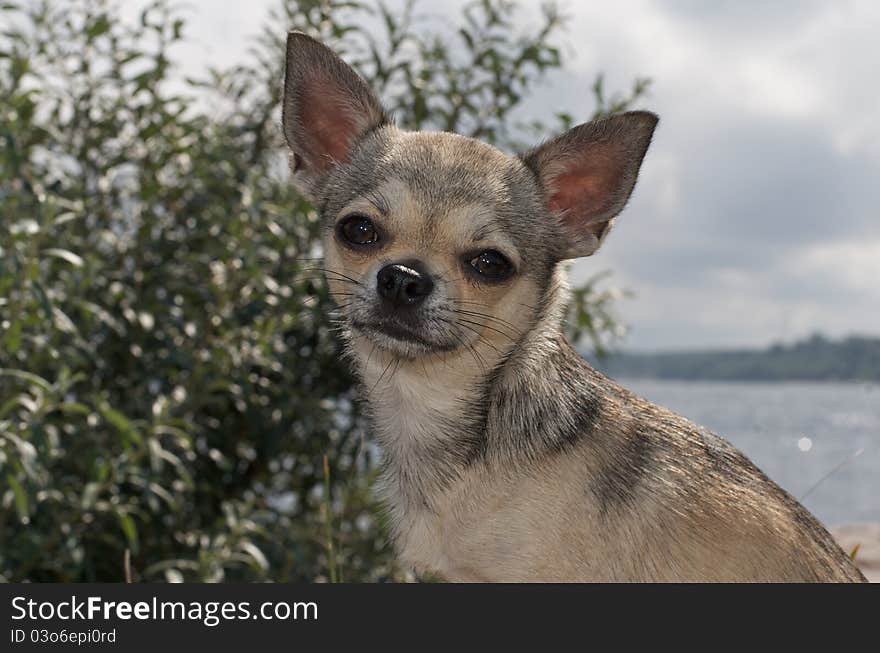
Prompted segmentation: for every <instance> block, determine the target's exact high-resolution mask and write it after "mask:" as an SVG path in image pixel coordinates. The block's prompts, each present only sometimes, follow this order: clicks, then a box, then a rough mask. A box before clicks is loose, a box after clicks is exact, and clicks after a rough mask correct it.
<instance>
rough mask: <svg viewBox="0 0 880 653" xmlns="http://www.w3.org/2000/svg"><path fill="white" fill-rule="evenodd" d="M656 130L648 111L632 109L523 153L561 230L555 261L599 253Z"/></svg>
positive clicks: (586, 125)
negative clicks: (563, 236)
mask: <svg viewBox="0 0 880 653" xmlns="http://www.w3.org/2000/svg"><path fill="white" fill-rule="evenodd" d="M656 126H657V116H656V115H654V114H653V113H648V112H647V111H632V112H629V113H623V114H619V115H615V116H611V117H609V118H604V119H601V120H596V121H593V122H590V123H586V124H583V125H578V126H577V127H574V128H572V129H570V130H569V131H567V132H566V133H564V134H563V135H562V136H559V137H557V138H555V139H553V140H551V141H549V142H547V143H545V144H543V145H541V146H539V147H537V148H535V149H534V150H532V151H530V152H528V153H526V154H525V155H523V157H522V159H523V162H524V163H525V164H526V165H527V166H528V167H529V168H531V169H532V171H533V172H534V173H535V174H536V175H537V177H538V180H539V181H540V183H541V186H542V187H543V189H544V192H545V194H546V201H547V207H548V208H549V210H550V212H551V213H552V214H554V215H556V216H558V218H559V219H560V221H561V223H562V225H563V227H564V229H565V233H566V241H567V249H565V250H564V251H563V252H562V255H561V258H577V257H579V256H589V255H590V254H592V253H593V252H595V251H596V250H597V249H599V245H600V244H601V243H602V240H603V239H604V238H605V236H607V235H608V232H609V230H610V229H611V225H612V223H613V221H614V217H615V216H616V215H617V214H618V213H620V212H621V210H623V207H624V205H626V202H627V200H628V199H629V196H630V194H631V193H632V190H633V187H634V186H635V183H636V177H637V176H638V173H639V167H640V166H641V164H642V159H643V158H644V157H645V152H647V150H648V145H649V144H650V143H651V136H652V135H653V133H654V128H655V127H656Z"/></svg>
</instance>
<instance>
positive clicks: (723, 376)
mask: <svg viewBox="0 0 880 653" xmlns="http://www.w3.org/2000/svg"><path fill="white" fill-rule="evenodd" d="M586 358H587V360H589V361H590V362H591V363H593V364H594V365H595V366H596V367H597V368H598V369H599V370H600V371H602V372H603V373H605V374H607V375H608V376H612V377H622V378H631V379H659V380H666V381H727V382H768V383H777V382H836V383H872V384H873V383H880V338H873V337H863V336H851V337H849V338H845V339H842V340H836V341H835V340H829V339H827V338H824V337H822V336H819V335H816V336H813V337H811V338H809V339H807V340H803V341H800V342H796V343H794V344H791V345H782V344H777V345H773V346H771V347H768V348H766V349H739V350H716V351H683V352H655V353H639V352H617V353H612V354H609V355H608V356H606V357H603V358H598V357H596V356H593V355H586Z"/></svg>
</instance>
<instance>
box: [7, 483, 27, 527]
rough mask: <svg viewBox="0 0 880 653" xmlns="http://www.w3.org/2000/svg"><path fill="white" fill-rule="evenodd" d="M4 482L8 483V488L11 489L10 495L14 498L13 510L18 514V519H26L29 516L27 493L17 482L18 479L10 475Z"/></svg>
mask: <svg viewBox="0 0 880 653" xmlns="http://www.w3.org/2000/svg"><path fill="white" fill-rule="evenodd" d="M6 480H7V481H8V482H9V487H10V488H12V494H13V496H14V498H15V510H16V511H17V512H18V517H19V519H22V520H25V519H27V518H28V517H29V516H30V505H29V502H28V496H27V493H26V492H25V491H24V488H23V487H22V486H21V483H19V482H18V479H17V478H15V476H13V475H12V474H8V475H7V476H6Z"/></svg>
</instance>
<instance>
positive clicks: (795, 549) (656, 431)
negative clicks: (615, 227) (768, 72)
mask: <svg viewBox="0 0 880 653" xmlns="http://www.w3.org/2000/svg"><path fill="white" fill-rule="evenodd" d="M656 124H657V117H656V116H655V115H654V114H651V113H647V112H642V111H635V112H630V113H624V114H620V115H616V116H612V117H609V118H604V119H602V120H597V121H594V122H590V123H587V124H583V125H580V126H577V127H575V128H573V129H571V130H570V131H568V132H566V133H565V134H563V135H562V136H559V137H558V138H555V139H553V140H550V141H549V142H546V143H544V144H543V145H540V146H538V147H536V148H535V149H533V150H532V151H530V152H528V153H526V154H524V155H522V156H510V155H508V154H505V153H503V152H501V151H500V150H498V149H496V148H494V147H492V146H490V145H487V144H485V143H482V142H479V141H477V140H474V139H471V138H466V137H463V136H459V135H456V134H451V133H426V132H406V131H402V130H401V129H398V128H397V127H395V126H394V124H393V123H392V122H391V120H390V118H389V117H388V115H387V114H386V112H385V111H384V110H383V109H382V107H381V105H380V103H379V101H378V100H377V99H376V97H375V96H374V94H373V93H372V92H371V91H370V89H369V88H368V86H367V84H366V83H365V82H364V81H363V79H361V78H360V77H359V76H358V75H357V74H356V73H355V72H354V70H352V69H351V68H350V67H349V66H348V65H347V64H345V63H344V62H343V61H342V60H341V59H340V58H339V57H337V56H336V55H335V54H334V53H333V52H332V51H331V50H330V49H328V48H327V47H326V46H324V45H323V44H321V43H320V42H318V41H316V40H314V39H312V38H310V37H308V36H306V35H305V34H302V33H298V32H292V33H290V34H289V36H288V41H287V70H286V75H285V89H284V104H283V129H284V134H285V138H286V140H287V143H288V145H289V147H290V150H291V168H292V170H293V179H294V183H295V184H296V186H297V188H298V189H299V190H300V191H301V192H302V193H303V194H304V195H305V196H306V197H307V198H309V199H310V200H311V201H312V202H313V203H314V205H315V207H316V208H317V210H318V212H319V214H320V218H321V220H322V224H323V226H324V234H325V238H324V257H325V269H326V270H327V282H328V284H329V287H330V291H331V292H332V293H333V295H334V298H336V299H337V301H338V303H339V304H340V307H339V308H340V311H341V313H342V316H343V322H344V324H345V334H344V339H345V346H346V349H347V351H348V353H349V354H350V356H351V358H352V359H353V361H354V366H355V368H356V372H357V375H358V377H359V379H360V381H361V384H362V392H363V399H364V402H365V405H366V406H367V411H368V414H369V417H370V421H371V424H372V428H373V431H374V433H375V436H376V437H377V439H378V441H379V443H380V445H381V446H382V449H383V451H384V455H385V465H384V470H383V476H382V482H381V487H380V492H381V494H382V497H383V499H384V501H385V503H386V504H387V507H388V510H389V513H390V517H391V526H392V531H393V537H394V540H395V544H396V547H397V550H398V552H399V555H400V557H401V559H402V561H403V562H404V563H405V564H407V565H409V566H411V567H412V568H414V569H415V570H417V571H418V572H422V573H429V574H433V575H436V576H439V577H441V578H444V579H446V580H450V581H556V582H559V581H562V582H565V581H862V580H864V577H863V576H862V575H861V574H860V572H859V571H858V570H857V569H856V567H855V566H854V564H853V563H852V562H851V561H850V559H849V558H848V557H847V556H846V555H845V554H844V552H843V551H842V550H841V549H840V547H839V546H838V545H837V544H836V543H835V542H834V540H833V539H832V538H831V536H830V535H829V534H828V532H827V531H826V530H825V529H824V528H823V527H822V526H821V524H819V522H818V521H817V520H816V519H815V518H814V517H813V516H812V515H810V514H809V513H808V512H807V511H806V510H805V509H804V508H803V507H802V506H801V505H800V504H798V502H797V501H795V500H794V499H793V498H792V497H791V496H790V495H788V494H787V493H786V492H785V491H783V490H782V489H780V488H779V487H778V486H777V485H775V484H774V483H773V482H772V481H771V480H769V479H768V478H767V477H766V476H765V475H764V474H763V473H761V472H760V471H759V470H758V469H757V468H756V467H755V466H754V465H753V464H752V463H751V462H750V461H749V460H748V459H746V458H745V457H744V456H743V455H742V454H741V453H740V452H739V451H737V450H736V449H734V448H733V447H732V446H731V445H729V444H728V443H727V442H726V441H724V440H722V439H721V438H719V437H717V436H716V435H714V434H712V433H710V432H709V431H707V430H706V429H703V428H700V427H699V426H695V425H694V424H692V423H690V422H688V421H687V420H686V419H684V418H682V417H679V416H677V415H675V414H673V413H671V412H669V411H668V410H665V409H663V408H660V407H658V406H655V405H653V404H651V403H649V402H647V401H645V400H643V399H641V398H639V397H637V396H635V395H634V394H632V393H631V392H629V391H627V390H625V389H624V388H622V387H620V386H619V385H617V384H616V383H614V382H613V381H611V380H609V379H607V378H605V377H604V376H602V375H601V374H600V373H598V372H597V371H596V370H594V369H593V368H592V367H591V366H590V365H589V364H588V363H587V362H586V361H584V360H583V358H581V356H579V355H578V354H577V352H576V351H575V350H574V349H573V348H572V346H571V344H570V343H569V342H568V341H567V340H566V337H565V335H564V334H563V330H562V327H561V322H562V318H563V312H564V308H565V306H566V301H567V290H566V280H565V271H564V269H563V267H564V262H565V261H566V260H568V259H572V258H576V257H581V256H589V255H591V254H593V253H594V252H595V251H596V250H597V249H598V248H599V245H600V244H601V243H602V241H603V240H604V238H605V237H606V236H607V235H608V232H609V230H610V229H611V226H612V224H613V222H614V219H615V216H617V215H618V214H619V213H620V211H621V210H622V209H623V207H624V205H625V204H626V202H627V200H628V198H629V196H630V194H631V193H632V190H633V187H634V185H635V183H636V176H637V174H638V171H639V167H640V166H641V163H642V159H643V157H644V156H645V152H646V151H647V149H648V144H649V143H650V141H651V137H652V134H653V132H654V127H655V126H656Z"/></svg>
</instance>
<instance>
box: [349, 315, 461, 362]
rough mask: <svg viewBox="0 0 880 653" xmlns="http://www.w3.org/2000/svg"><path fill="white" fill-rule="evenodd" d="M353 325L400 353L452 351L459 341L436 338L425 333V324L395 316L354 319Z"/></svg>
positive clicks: (377, 342) (384, 345)
mask: <svg viewBox="0 0 880 653" xmlns="http://www.w3.org/2000/svg"><path fill="white" fill-rule="evenodd" d="M351 327H352V328H353V329H355V330H356V331H359V332H361V333H363V334H364V335H365V336H367V337H368V338H369V339H370V340H372V341H373V342H374V343H376V345H378V346H379V347H381V348H383V349H389V350H392V351H394V352H395V353H398V354H403V355H413V354H429V353H441V352H448V351H452V350H453V349H455V348H456V346H457V343H454V342H447V341H445V340H435V339H433V338H431V337H430V336H429V335H427V334H426V333H425V331H426V330H428V329H426V328H425V327H424V326H421V325H420V326H416V325H413V324H409V323H407V322H405V321H403V320H400V319H397V318H394V317H384V318H379V319H376V320H371V321H364V320H352V321H351Z"/></svg>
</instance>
